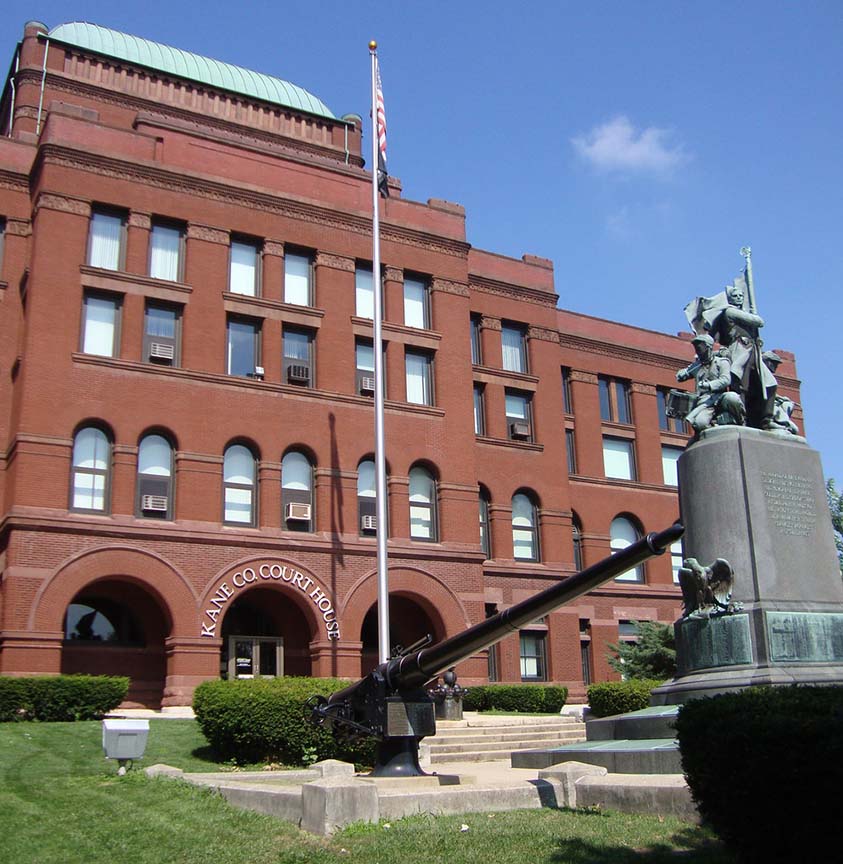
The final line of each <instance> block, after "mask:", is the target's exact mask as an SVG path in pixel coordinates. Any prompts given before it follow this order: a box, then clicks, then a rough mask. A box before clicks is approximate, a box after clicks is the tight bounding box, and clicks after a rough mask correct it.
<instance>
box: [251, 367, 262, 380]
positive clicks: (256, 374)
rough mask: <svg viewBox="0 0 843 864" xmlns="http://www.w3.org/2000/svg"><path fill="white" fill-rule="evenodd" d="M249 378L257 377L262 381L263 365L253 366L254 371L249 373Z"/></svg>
mask: <svg viewBox="0 0 843 864" xmlns="http://www.w3.org/2000/svg"><path fill="white" fill-rule="evenodd" d="M249 378H257V379H258V380H259V381H263V366H255V371H254V372H250V373H249Z"/></svg>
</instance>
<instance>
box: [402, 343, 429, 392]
mask: <svg viewBox="0 0 843 864" xmlns="http://www.w3.org/2000/svg"><path fill="white" fill-rule="evenodd" d="M404 367H405V370H406V373H407V401H408V402H410V403H412V404H413V405H432V404H433V358H432V357H431V356H430V355H429V354H424V353H422V352H420V351H411V350H410V349H409V348H408V349H407V350H406V352H405V354H404Z"/></svg>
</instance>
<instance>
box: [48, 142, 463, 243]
mask: <svg viewBox="0 0 843 864" xmlns="http://www.w3.org/2000/svg"><path fill="white" fill-rule="evenodd" d="M45 165H58V166H61V167H64V168H71V169H77V170H81V171H86V172H88V173H91V174H97V175H99V176H103V177H111V178H114V179H117V180H125V181H127V182H130V183H138V182H140V183H143V184H144V185H146V186H151V187H154V188H159V189H166V190H168V191H173V192H180V193H184V194H190V195H193V196H196V197H201V198H206V199H209V200H213V201H217V202H220V203H224V204H226V205H229V206H230V205H232V204H233V205H235V206H241V207H245V208H248V209H252V210H262V211H264V212H266V213H272V214H274V215H277V216H283V217H286V218H289V219H295V220H298V221H304V222H311V223H315V224H317V225H321V226H324V227H327V228H333V229H337V230H341V231H349V232H352V233H354V234H359V235H361V236H368V237H371V235H372V221H371V219H369V218H367V217H365V216H360V215H357V214H354V213H349V212H343V211H340V210H337V209H330V208H327V207H322V206H320V205H318V204H314V203H312V202H308V201H303V200H300V199H295V198H289V197H283V196H281V195H277V194H274V195H273V194H271V193H269V192H265V191H262V190H261V189H258V188H254V187H253V188H248V187H244V186H242V185H237V184H235V183H233V182H232V183H227V182H224V181H222V180H218V179H212V178H210V177H208V176H206V175H202V174H196V173H193V172H190V171H187V170H186V169H180V170H178V171H176V170H173V169H168V168H165V167H163V166H160V165H153V164H151V163H141V162H129V161H126V160H122V159H118V158H115V157H111V156H103V155H100V154H96V153H90V152H88V151H85V150H81V149H77V148H75V147H69V146H67V145H60V144H45V145H43V146H42V147H41V148H40V149H39V152H38V158H37V159H36V162H35V165H34V166H33V177H36V176H37V175H38V173H39V172H40V171H41V170H42V168H43V167H44V166H45ZM381 241H386V242H393V243H397V244H400V245H404V246H414V247H417V248H420V249H424V250H426V251H428V252H437V253H441V254H445V255H451V256H453V257H458V258H466V257H467V256H468V250H469V248H470V246H469V244H468V243H465V242H463V241H458V240H451V239H450V238H446V237H440V236H437V235H434V234H430V233H427V232H424V231H417V230H414V229H411V228H406V227H404V226H399V225H396V224H391V223H389V222H381Z"/></svg>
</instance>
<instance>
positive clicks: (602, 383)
mask: <svg viewBox="0 0 843 864" xmlns="http://www.w3.org/2000/svg"><path fill="white" fill-rule="evenodd" d="M597 383H598V386H599V387H600V419H601V420H604V421H606V422H609V423H632V409H631V406H630V401H629V383H628V382H627V381H619V380H617V379H615V378H603V377H600V378H598V379H597Z"/></svg>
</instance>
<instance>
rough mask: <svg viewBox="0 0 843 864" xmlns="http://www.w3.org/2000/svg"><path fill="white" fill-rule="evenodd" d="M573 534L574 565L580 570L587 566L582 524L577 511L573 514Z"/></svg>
mask: <svg viewBox="0 0 843 864" xmlns="http://www.w3.org/2000/svg"><path fill="white" fill-rule="evenodd" d="M571 535H572V539H573V541H574V567H575V568H576V570H577V572H579V571H580V570H583V569H585V568H584V566H583V557H582V524H581V523H580V520H579V517H578V516H577V514H576V513H574V514H573V518H572V519H571Z"/></svg>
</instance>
